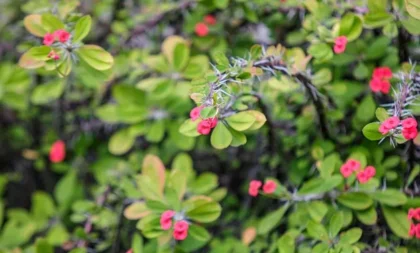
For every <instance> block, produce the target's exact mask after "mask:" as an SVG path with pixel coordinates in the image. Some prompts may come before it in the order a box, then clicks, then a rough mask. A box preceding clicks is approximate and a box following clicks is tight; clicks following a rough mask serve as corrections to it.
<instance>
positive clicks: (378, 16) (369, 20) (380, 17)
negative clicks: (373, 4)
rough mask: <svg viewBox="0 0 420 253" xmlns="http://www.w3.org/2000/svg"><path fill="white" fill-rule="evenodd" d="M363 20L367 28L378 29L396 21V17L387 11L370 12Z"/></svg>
mask: <svg viewBox="0 0 420 253" xmlns="http://www.w3.org/2000/svg"><path fill="white" fill-rule="evenodd" d="M363 19H364V25H365V27H367V28H378V27H382V26H384V25H386V24H388V23H389V22H391V21H392V20H393V19H394V17H393V16H392V15H391V14H389V13H387V12H385V11H378V12H373V13H372V12H369V13H368V14H366V15H365V16H364V18H363Z"/></svg>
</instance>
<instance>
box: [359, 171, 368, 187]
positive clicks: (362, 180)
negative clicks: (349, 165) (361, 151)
mask: <svg viewBox="0 0 420 253" xmlns="http://www.w3.org/2000/svg"><path fill="white" fill-rule="evenodd" d="M356 177H357V180H359V182H360V183H361V184H364V183H367V182H368V181H369V179H370V177H369V176H368V175H367V173H366V172H365V171H360V172H359V173H357V175H356Z"/></svg>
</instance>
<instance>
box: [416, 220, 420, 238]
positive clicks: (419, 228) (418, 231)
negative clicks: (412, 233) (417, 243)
mask: <svg viewBox="0 0 420 253" xmlns="http://www.w3.org/2000/svg"><path fill="white" fill-rule="evenodd" d="M416 238H417V239H420V223H419V224H417V225H416Z"/></svg>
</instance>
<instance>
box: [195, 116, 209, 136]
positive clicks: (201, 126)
mask: <svg viewBox="0 0 420 253" xmlns="http://www.w3.org/2000/svg"><path fill="white" fill-rule="evenodd" d="M211 126H212V122H210V121H209V120H206V119H205V120H202V121H201V122H200V123H198V126H197V132H198V133H200V134H203V135H208V134H209V133H210V131H211Z"/></svg>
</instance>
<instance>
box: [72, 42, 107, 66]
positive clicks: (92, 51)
mask: <svg viewBox="0 0 420 253" xmlns="http://www.w3.org/2000/svg"><path fill="white" fill-rule="evenodd" d="M76 53H77V55H78V56H79V57H80V59H81V60H82V61H84V62H85V63H87V64H88V65H89V66H91V67H92V68H94V69H97V70H107V69H110V68H111V67H112V65H113V64H114V58H112V55H110V54H109V53H108V52H107V51H105V50H104V49H103V48H101V47H99V46H96V45H84V46H81V47H80V48H79V49H77V51H76Z"/></svg>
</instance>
